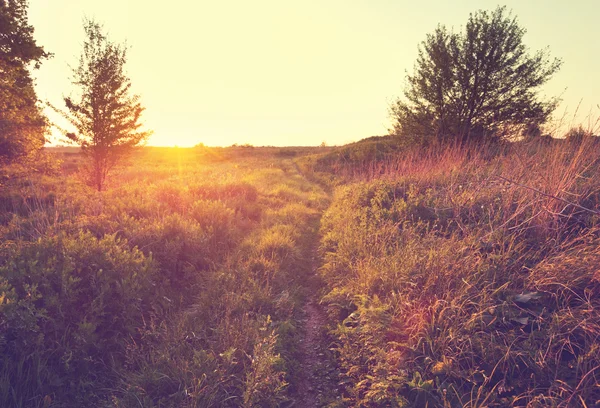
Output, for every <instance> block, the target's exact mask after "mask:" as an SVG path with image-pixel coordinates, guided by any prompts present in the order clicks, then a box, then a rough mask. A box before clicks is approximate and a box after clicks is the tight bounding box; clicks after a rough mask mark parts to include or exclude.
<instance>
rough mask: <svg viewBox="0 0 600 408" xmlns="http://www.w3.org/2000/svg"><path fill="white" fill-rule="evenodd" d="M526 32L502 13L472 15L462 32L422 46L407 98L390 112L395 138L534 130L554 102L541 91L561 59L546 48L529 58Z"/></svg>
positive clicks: (464, 137)
mask: <svg viewBox="0 0 600 408" xmlns="http://www.w3.org/2000/svg"><path fill="white" fill-rule="evenodd" d="M525 32H526V30H525V29H524V28H522V27H520V26H519V24H518V22H517V19H516V17H513V16H512V15H511V13H510V12H508V13H507V11H506V8H505V7H498V8H496V10H494V11H493V12H487V11H482V10H480V11H477V12H476V13H474V14H471V15H470V17H469V20H468V22H467V25H466V27H465V29H464V31H463V32H461V33H454V32H452V31H449V30H448V29H447V28H446V27H445V26H443V25H439V26H438V27H437V29H436V30H435V31H434V32H433V33H432V34H428V35H427V38H426V39H425V41H423V42H422V43H421V45H420V47H419V56H418V59H417V62H416V64H415V68H414V73H413V74H412V75H407V87H406V89H405V91H404V98H400V99H398V100H397V101H396V102H395V103H393V104H392V106H391V108H390V113H391V116H392V120H393V121H394V125H393V126H394V129H393V132H394V133H395V134H398V135H402V136H409V137H414V138H417V139H420V140H423V139H431V138H433V139H437V140H448V139H452V140H456V139H458V140H459V141H461V142H466V141H468V140H475V141H478V140H486V139H498V138H506V137H511V136H514V135H516V134H523V133H525V132H527V131H530V130H532V129H533V130H535V129H537V128H539V125H541V124H543V123H544V122H545V121H546V120H547V119H548V118H549V116H550V114H551V113H552V111H553V110H554V109H555V108H556V104H557V102H558V100H557V99H549V100H542V99H540V98H539V96H538V91H539V88H540V86H541V85H543V84H545V83H546V82H547V81H548V80H549V79H550V78H551V77H552V76H553V74H554V73H556V72H557V71H558V70H559V69H560V66H561V61H560V60H559V59H553V60H551V59H550V57H549V53H548V50H546V49H545V50H540V51H537V52H536V53H534V54H533V55H531V54H530V53H529V52H528V49H527V48H526V47H525V45H524V44H523V35H524V34H525Z"/></svg>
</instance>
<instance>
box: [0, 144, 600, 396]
mask: <svg viewBox="0 0 600 408" xmlns="http://www.w3.org/2000/svg"><path fill="white" fill-rule="evenodd" d="M50 155H51V157H52V160H59V161H60V166H57V165H55V166H50V167H51V168H50V169H49V170H47V171H43V172H39V173H38V174H29V175H27V177H8V178H4V179H2V180H3V181H2V183H3V184H2V190H1V194H0V242H1V245H0V348H1V353H0V355H1V356H2V358H1V360H0V406H7V407H9V406H10V407H80V406H99V407H212V406H214V407H228V406H230V407H238V406H243V407H276V406H283V407H293V406H297V407H305V406H328V407H352V406H358V407H384V406H385V407H387V406H390V407H504V406H506V407H508V406H522V407H548V406H550V407H577V406H581V407H588V406H595V404H596V403H597V401H599V400H600V389H599V386H598V383H599V382H598V379H597V375H598V374H599V372H598V368H599V367H600V348H599V347H598V336H599V335H600V315H599V309H598V308H599V307H600V304H599V300H598V299H599V295H600V293H599V290H600V285H599V275H598V267H599V265H600V252H599V250H598V248H599V245H598V244H599V243H600V226H599V225H598V221H599V220H600V218H599V217H600V211H599V204H600V179H599V178H598V177H597V173H598V167H599V158H600V144H599V143H597V142H596V141H595V139H594V138H591V137H586V138H579V139H576V138H570V139H568V140H551V139H548V138H537V139H532V140H528V141H521V142H516V143H504V144H488V145H486V146H481V145H479V146H468V145H466V146H465V145H461V146H438V145H433V146H426V147H424V146H420V147H416V146H410V145H407V144H403V143H402V142H401V141H399V140H398V139H396V138H393V137H382V138H370V139H366V140H364V141H361V142H358V143H355V144H351V145H347V146H342V147H339V148H329V147H327V148H326V147H321V148H254V147H251V146H236V147H232V148H206V147H202V146H199V147H196V148H192V149H178V148H169V149H167V148H148V147H147V148H143V149H141V150H140V151H139V152H138V153H136V155H135V156H134V157H133V158H132V159H131V160H130V162H129V163H127V165H125V166H123V167H121V168H119V169H118V171H117V172H116V173H115V174H114V175H113V176H112V177H111V178H110V181H109V184H108V185H107V189H106V191H104V192H97V191H95V190H94V189H93V188H91V187H89V186H88V185H87V184H86V180H85V177H84V176H83V174H84V172H82V170H83V169H84V168H85V162H84V161H82V158H81V156H80V154H79V152H78V150H76V149H63V150H59V149H56V150H53V151H52V152H51V153H50ZM52 160H50V161H52Z"/></svg>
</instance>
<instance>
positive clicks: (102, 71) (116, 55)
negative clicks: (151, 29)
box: [62, 20, 151, 191]
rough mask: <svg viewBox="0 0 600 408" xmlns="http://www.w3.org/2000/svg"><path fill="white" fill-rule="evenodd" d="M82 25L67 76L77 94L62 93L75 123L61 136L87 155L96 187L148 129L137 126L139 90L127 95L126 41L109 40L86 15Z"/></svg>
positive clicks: (67, 114) (147, 134) (100, 187)
mask: <svg viewBox="0 0 600 408" xmlns="http://www.w3.org/2000/svg"><path fill="white" fill-rule="evenodd" d="M84 29H85V34H86V41H85V43H84V45H83V53H82V55H81V57H80V60H79V66H78V67H77V68H75V69H73V80H72V82H73V84H74V85H75V86H76V87H77V88H78V91H79V92H78V96H77V97H68V98H65V104H66V107H67V109H68V111H67V112H62V113H63V115H64V116H65V117H66V118H67V119H68V120H69V122H70V123H71V124H72V125H73V126H74V127H75V128H76V129H77V133H66V136H67V137H68V138H69V139H70V140H71V141H73V142H75V143H77V144H79V145H80V146H81V148H82V150H83V153H84V154H85V155H87V156H88V157H89V158H90V159H91V179H92V182H93V184H94V186H95V187H96V188H97V189H98V191H101V190H102V188H103V186H104V182H105V180H106V177H107V175H108V173H109V171H110V170H111V169H112V168H113V167H114V166H115V165H116V164H117V163H119V162H121V161H122V159H123V158H125V157H126V156H128V155H129V154H130V153H131V152H132V151H133V150H134V149H135V148H136V147H137V146H139V145H140V144H141V143H143V142H144V141H145V140H146V139H147V138H148V136H149V135H150V134H151V132H147V131H141V130H140V128H141V126H142V125H141V123H140V116H141V114H142V112H143V111H144V108H143V107H142V106H141V104H140V102H139V96H137V95H130V88H131V81H130V79H129V77H128V76H127V75H126V73H125V70H124V66H125V62H126V60H127V58H126V57H127V55H126V47H125V46H123V45H121V44H116V43H114V42H111V41H109V40H108V38H107V37H106V35H105V34H104V33H103V31H102V27H101V26H100V25H99V24H98V23H96V22H94V21H91V20H86V21H85V23H84Z"/></svg>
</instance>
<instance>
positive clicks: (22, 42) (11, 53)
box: [0, 0, 50, 164]
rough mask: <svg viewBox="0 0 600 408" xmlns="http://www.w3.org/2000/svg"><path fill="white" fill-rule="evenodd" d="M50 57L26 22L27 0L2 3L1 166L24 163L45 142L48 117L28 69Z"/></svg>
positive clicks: (0, 71) (0, 11) (0, 29)
mask: <svg viewBox="0 0 600 408" xmlns="http://www.w3.org/2000/svg"><path fill="white" fill-rule="evenodd" d="M49 56H50V54H48V53H46V52H45V51H44V49H43V48H42V47H40V46H38V45H37V44H36V42H35V39H34V38H33V27H31V26H30V25H29V23H28V22H27V1H26V0H0V164H7V163H10V162H14V161H17V160H21V159H23V158H25V157H27V156H29V155H30V154H31V153H34V152H36V151H39V150H40V149H41V148H42V147H43V146H44V142H45V135H46V131H47V122H46V117H45V116H44V115H43V113H42V110H41V107H40V106H39V105H38V99H37V96H36V94H35V90H34V88H33V80H32V79H31V75H30V73H29V68H31V66H32V65H33V67H34V68H37V67H39V65H40V62H41V61H42V60H43V59H45V58H48V57H49Z"/></svg>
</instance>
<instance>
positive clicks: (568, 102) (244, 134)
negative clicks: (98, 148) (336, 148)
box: [29, 0, 600, 147]
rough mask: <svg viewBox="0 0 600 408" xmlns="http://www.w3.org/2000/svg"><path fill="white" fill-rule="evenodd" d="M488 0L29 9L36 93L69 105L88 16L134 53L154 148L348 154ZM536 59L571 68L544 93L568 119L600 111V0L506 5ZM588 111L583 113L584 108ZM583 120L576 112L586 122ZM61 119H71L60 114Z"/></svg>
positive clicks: (110, 0) (520, 0) (33, 1)
mask: <svg viewBox="0 0 600 408" xmlns="http://www.w3.org/2000/svg"><path fill="white" fill-rule="evenodd" d="M498 4H499V3H498V2H497V1H487V0H456V1H447V0H426V1H404V0H252V1H249V0H235V1H234V0H210V1H205V0H171V1H169V2H165V1H157V0H103V1H97V0H51V1H50V0H30V7H29V21H30V24H32V25H33V27H34V28H35V37H36V39H37V41H38V43H39V44H40V45H42V46H44V48H45V49H46V51H49V52H52V53H53V54H54V57H53V58H52V59H51V60H48V61H45V62H44V63H43V65H42V67H41V68H40V69H39V70H37V71H36V72H34V76H35V77H36V90H37V92H38V97H39V98H40V99H42V100H45V101H49V102H51V103H53V104H54V105H61V103H62V98H63V96H68V95H69V94H71V93H72V92H74V88H73V86H72V85H71V83H70V78H71V70H70V67H73V66H76V65H77V62H78V58H79V55H80V53H81V50H82V45H83V42H84V32H83V20H84V18H85V17H87V18H93V19H95V20H97V21H98V22H100V23H102V24H103V25H104V28H105V30H106V31H107V32H108V35H109V37H110V39H111V40H113V41H116V42H126V43H127V45H128V46H129V51H128V61H127V64H126V70H127V73H128V75H129V77H130V78H131V82H132V88H133V91H134V92H135V93H136V94H139V95H140V97H141V102H142V105H143V106H144V107H145V108H146V110H145V112H144V114H143V116H142V119H143V122H144V126H145V128H146V129H150V130H153V132H154V134H153V135H152V136H151V138H150V140H149V141H148V144H149V145H156V146H174V145H178V146H181V147H183V146H193V145H196V144H198V143H203V144H205V145H207V146H229V145H232V144H234V143H237V144H245V143H250V144H252V145H255V146H263V145H270V146H290V145H295V146H300V145H319V144H321V143H322V142H325V143H326V144H328V145H339V144H345V143H349V142H353V141H357V140H360V139H362V138H365V137H369V136H374V135H384V134H387V130H388V129H389V128H390V124H391V123H390V119H389V116H388V107H389V105H390V103H391V102H392V101H393V100H395V99H396V98H397V97H398V96H400V95H401V94H402V90H403V88H404V85H405V77H406V73H407V72H412V69H413V66H414V62H415V59H416V56H417V49H418V48H417V47H418V44H419V43H420V42H421V41H423V40H424V39H425V36H426V34H427V33H430V32H432V31H433V30H434V29H435V28H436V26H437V25H438V24H439V23H442V24H444V25H446V26H448V27H454V28H455V30H459V29H460V28H461V26H464V24H465V23H466V21H467V18H468V16H469V13H471V12H474V11H476V10H478V9H488V10H493V9H495V8H496V6H497V5H498ZM500 4H501V5H506V6H507V7H508V8H509V9H511V10H512V11H513V13H514V14H515V15H516V16H517V17H518V21H519V22H520V24H521V26H523V27H525V28H526V29H527V34H526V35H525V37H524V43H525V44H526V45H527V46H528V47H529V48H530V49H531V50H532V51H535V50H538V49H541V48H545V47H548V48H549V50H550V53H551V55H552V56H554V57H559V58H561V59H562V60H563V67H562V69H561V71H560V72H559V73H558V74H556V75H555V76H554V78H553V79H552V80H551V81H550V82H549V83H547V84H546V85H545V86H544V88H543V89H542V95H546V96H561V98H562V99H563V102H562V104H561V106H560V107H559V109H558V110H557V112H556V117H557V120H558V119H560V118H562V122H563V123H565V122H566V123H568V124H571V123H573V124H575V123H578V122H584V124H585V125H587V122H588V121H589V120H590V118H597V117H599V116H600V108H599V107H598V105H599V104H600V45H599V43H598V38H600V25H599V24H598V23H597V18H598V15H599V14H600V3H599V2H598V1H597V0H571V1H569V2H566V1H564V0H510V1H509V0H506V1H504V2H503V3H500ZM578 107H579V109H578ZM576 111H577V112H578V114H577V115H575V113H576ZM48 115H49V117H50V118H51V119H52V120H55V121H56V122H57V123H61V121H60V118H57V117H56V115H55V114H53V112H48Z"/></svg>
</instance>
